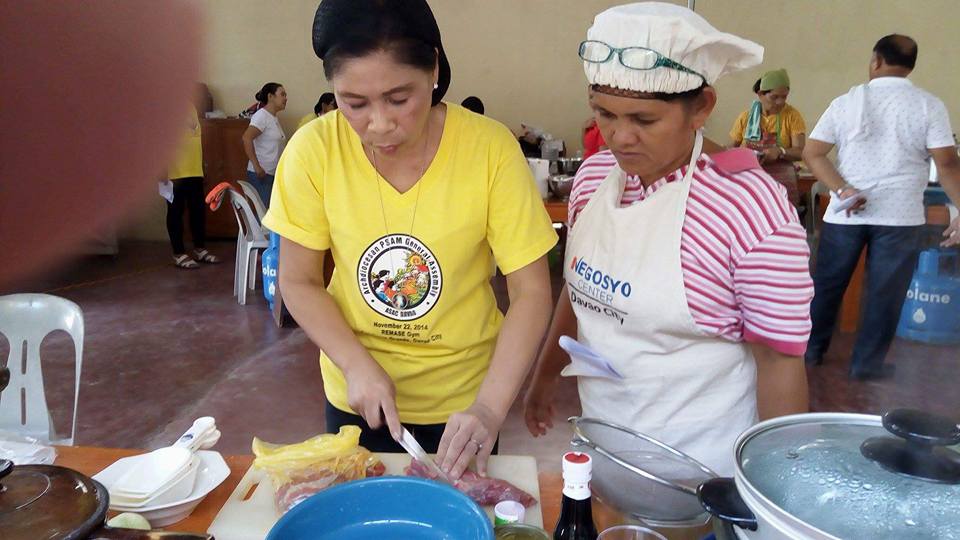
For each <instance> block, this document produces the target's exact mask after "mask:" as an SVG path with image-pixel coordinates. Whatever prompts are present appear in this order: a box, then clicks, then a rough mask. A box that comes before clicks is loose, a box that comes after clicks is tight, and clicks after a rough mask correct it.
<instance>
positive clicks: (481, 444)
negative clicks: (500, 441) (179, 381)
mask: <svg viewBox="0 0 960 540" xmlns="http://www.w3.org/2000/svg"><path fill="white" fill-rule="evenodd" d="M470 442H472V443H473V444H475V445H477V453H479V452H480V451H481V450H483V443H481V442H477V441H475V440H473V439H470Z"/></svg>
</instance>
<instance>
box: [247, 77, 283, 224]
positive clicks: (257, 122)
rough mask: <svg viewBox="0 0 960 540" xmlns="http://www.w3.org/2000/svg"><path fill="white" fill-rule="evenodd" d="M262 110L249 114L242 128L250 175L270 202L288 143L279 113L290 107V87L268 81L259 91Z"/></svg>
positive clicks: (264, 201)
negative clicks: (275, 179)
mask: <svg viewBox="0 0 960 540" xmlns="http://www.w3.org/2000/svg"><path fill="white" fill-rule="evenodd" d="M256 98H257V101H258V102H259V103H260V110H258V111H257V112H256V113H254V115H253V117H251V118H250V125H249V126H248V127H247V130H246V131H244V132H243V149H244V151H245V152H246V153H247V159H249V160H250V162H249V163H248V164H247V178H249V179H250V183H252V184H253V185H254V187H256V188H257V192H258V193H259V194H260V198H261V199H263V204H265V205H266V206H267V207H269V206H270V192H271V191H273V176H274V175H275V174H276V172H277V162H278V161H280V154H281V152H283V147H284V146H285V145H286V144H287V136H286V135H285V134H284V133H283V128H282V127H280V121H279V120H278V119H277V114H278V113H279V112H280V111H282V110H284V109H286V108H287V91H286V90H285V89H284V88H283V85H281V84H280V83H275V82H269V83H267V84H265V85H263V88H261V89H260V91H259V92H257V95H256Z"/></svg>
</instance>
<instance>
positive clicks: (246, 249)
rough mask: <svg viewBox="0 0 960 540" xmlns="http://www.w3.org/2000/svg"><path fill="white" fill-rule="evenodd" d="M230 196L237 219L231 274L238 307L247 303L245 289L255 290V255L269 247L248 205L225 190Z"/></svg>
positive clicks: (257, 273)
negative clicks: (235, 252) (237, 229)
mask: <svg viewBox="0 0 960 540" xmlns="http://www.w3.org/2000/svg"><path fill="white" fill-rule="evenodd" d="M227 191H228V193H229V194H230V206H231V207H232V208H233V214H234V216H235V217H236V218H237V225H238V227H239V229H240V230H239V231H238V232H237V260H236V268H235V270H234V274H233V295H234V296H236V297H237V302H238V303H239V304H240V305H246V303H247V288H249V289H250V290H251V291H252V290H254V289H256V288H257V276H258V275H260V272H258V271H257V254H258V253H259V252H260V250H262V249H267V247H269V246H270V241H269V238H268V237H267V232H266V230H264V228H263V227H262V226H261V225H260V221H259V220H258V219H257V216H256V214H255V213H254V212H253V209H252V208H250V203H249V202H247V199H246V198H245V197H244V196H243V195H242V194H240V193H239V192H238V191H236V190H234V189H230V190H227Z"/></svg>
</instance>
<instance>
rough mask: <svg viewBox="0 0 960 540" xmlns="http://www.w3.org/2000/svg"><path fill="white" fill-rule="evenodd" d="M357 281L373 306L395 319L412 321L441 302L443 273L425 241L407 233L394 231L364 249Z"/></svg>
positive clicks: (371, 306)
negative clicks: (394, 232)
mask: <svg viewBox="0 0 960 540" xmlns="http://www.w3.org/2000/svg"><path fill="white" fill-rule="evenodd" d="M357 282H358V283H359V285H360V292H361V294H363V297H364V299H365V300H366V303H367V305H368V306H370V308H371V309H373V310H374V311H376V312H377V313H379V314H381V315H383V316H385V317H389V318H391V319H393V320H395V321H411V320H414V319H419V318H420V317H423V316H424V315H426V314H427V312H429V311H430V310H431V309H432V308H433V306H434V305H435V304H436V303H437V299H439V298H440V290H441V289H442V287H443V275H442V273H441V271H440V264H439V263H438V262H437V258H436V257H435V256H434V255H433V252H431V251H430V249H429V248H428V247H427V246H426V245H425V244H424V243H423V242H421V241H420V240H418V239H416V238H414V237H413V236H410V235H407V234H390V235H387V236H383V237H381V238H378V239H376V240H375V241H374V242H373V243H372V244H370V246H369V247H367V249H366V250H364V252H363V255H362V256H361V257H360V264H358V265H357Z"/></svg>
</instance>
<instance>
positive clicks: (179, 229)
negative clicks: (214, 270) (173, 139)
mask: <svg viewBox="0 0 960 540" xmlns="http://www.w3.org/2000/svg"><path fill="white" fill-rule="evenodd" d="M197 116H198V115H197V110H196V108H195V107H194V106H191V107H190V111H189V113H188V114H187V118H186V122H185V123H184V127H185V128H186V132H185V133H184V136H183V141H182V142H181V143H180V147H179V149H178V150H177V155H176V158H175V159H174V161H173V164H172V165H171V166H170V168H169V169H167V181H168V182H173V189H172V191H173V198H172V199H173V200H168V201H167V234H168V236H170V245H171V246H172V247H173V264H174V265H176V266H177V267H178V268H183V269H186V270H193V269H196V268H199V267H200V265H199V264H197V262H198V261H199V262H202V263H209V264H216V263H219V262H220V258H219V257H217V256H216V255H214V254H212V253H210V252H209V251H207V249H206V208H205V204H204V202H203V195H204V194H203V145H202V141H201V137H200V121H199V120H198V118H197ZM184 211H186V212H187V213H188V214H189V221H190V235H191V237H192V240H193V253H192V254H188V253H187V249H186V247H185V246H184V243H183V213H184ZM191 255H192V256H191Z"/></svg>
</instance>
